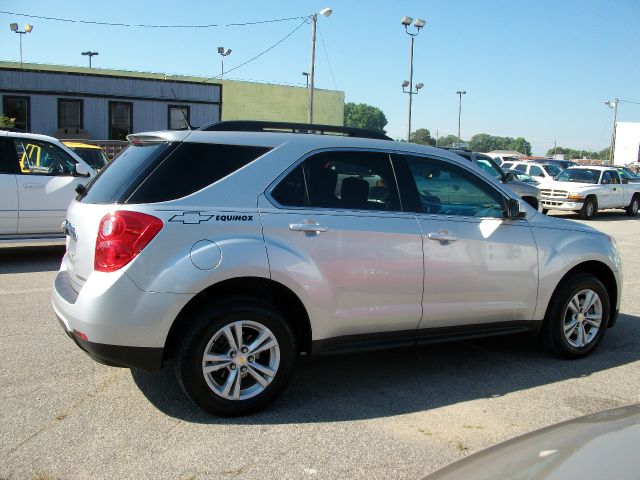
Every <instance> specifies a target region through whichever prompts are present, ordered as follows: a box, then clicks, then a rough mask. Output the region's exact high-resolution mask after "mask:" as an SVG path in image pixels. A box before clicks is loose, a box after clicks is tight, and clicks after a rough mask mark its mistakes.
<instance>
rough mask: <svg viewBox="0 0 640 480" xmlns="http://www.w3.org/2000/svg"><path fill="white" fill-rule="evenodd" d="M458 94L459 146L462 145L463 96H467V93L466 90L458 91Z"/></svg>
mask: <svg viewBox="0 0 640 480" xmlns="http://www.w3.org/2000/svg"><path fill="white" fill-rule="evenodd" d="M456 94H457V95H458V144H459V143H460V117H461V116H462V95H466V94H467V92H466V91H464V90H458V91H457V92H456ZM458 146H459V145H458Z"/></svg>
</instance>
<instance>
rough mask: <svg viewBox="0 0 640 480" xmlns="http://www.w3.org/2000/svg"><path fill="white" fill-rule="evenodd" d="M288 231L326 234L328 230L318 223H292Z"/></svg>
mask: <svg viewBox="0 0 640 480" xmlns="http://www.w3.org/2000/svg"><path fill="white" fill-rule="evenodd" d="M289 230H292V231H294V232H306V233H320V232H326V231H327V230H328V228H327V227H323V226H322V225H320V224H318V223H292V224H290V225H289Z"/></svg>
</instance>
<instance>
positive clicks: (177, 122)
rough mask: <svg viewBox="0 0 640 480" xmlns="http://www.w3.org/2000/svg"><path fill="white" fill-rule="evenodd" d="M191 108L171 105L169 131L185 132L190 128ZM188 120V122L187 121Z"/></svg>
mask: <svg viewBox="0 0 640 480" xmlns="http://www.w3.org/2000/svg"><path fill="white" fill-rule="evenodd" d="M189 114H190V108H189V107H188V106H187V105H169V130H184V129H186V128H189V125H188V124H190V123H191V120H190V118H189ZM185 119H186V120H185Z"/></svg>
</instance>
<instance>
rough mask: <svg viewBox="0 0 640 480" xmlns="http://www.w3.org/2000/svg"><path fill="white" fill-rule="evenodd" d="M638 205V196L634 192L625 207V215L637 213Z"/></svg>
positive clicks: (639, 203) (632, 215)
mask: <svg viewBox="0 0 640 480" xmlns="http://www.w3.org/2000/svg"><path fill="white" fill-rule="evenodd" d="M639 206H640V196H639V195H638V194H637V193H636V194H635V195H634V196H633V198H632V199H631V203H630V204H629V206H628V207H627V208H626V209H625V210H626V211H627V215H629V216H630V217H635V216H636V215H637V214H638V207H639Z"/></svg>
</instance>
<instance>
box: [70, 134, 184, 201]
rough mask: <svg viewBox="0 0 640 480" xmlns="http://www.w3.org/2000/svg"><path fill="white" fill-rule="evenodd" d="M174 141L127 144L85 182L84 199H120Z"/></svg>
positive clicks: (124, 197)
mask: <svg viewBox="0 0 640 480" xmlns="http://www.w3.org/2000/svg"><path fill="white" fill-rule="evenodd" d="M175 146H176V145H175V144H169V143H156V144H144V145H129V146H128V147H127V148H126V149H125V150H123V151H122V153H120V155H118V156H117V157H116V158H115V159H114V160H113V161H112V162H111V163H109V164H108V165H107V166H106V167H105V168H104V169H103V170H101V171H100V173H99V174H98V175H97V176H96V177H95V179H94V180H93V181H92V182H91V183H90V184H89V185H88V186H87V193H86V195H85V196H84V198H83V199H82V202H83V203H122V202H123V201H124V199H126V198H127V196H128V195H129V194H130V192H131V191H132V189H133V188H135V186H136V185H137V184H139V183H140V181H141V179H143V178H144V177H145V176H146V175H148V174H149V172H150V171H151V170H152V169H153V168H154V167H155V165H157V163H158V162H159V161H160V160H161V159H162V157H163V155H164V154H165V153H167V152H170V151H172V150H173V148H175Z"/></svg>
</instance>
